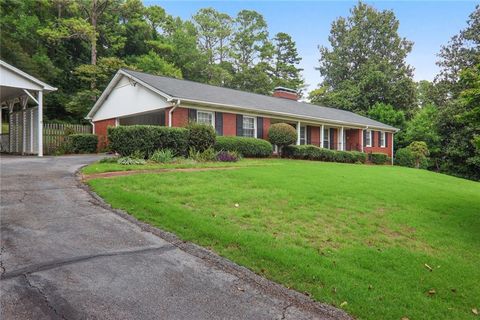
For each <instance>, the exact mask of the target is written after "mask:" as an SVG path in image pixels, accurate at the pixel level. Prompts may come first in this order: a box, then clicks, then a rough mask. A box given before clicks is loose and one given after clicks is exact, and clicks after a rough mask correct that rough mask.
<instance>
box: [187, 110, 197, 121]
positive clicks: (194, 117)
mask: <svg viewBox="0 0 480 320" xmlns="http://www.w3.org/2000/svg"><path fill="white" fill-rule="evenodd" d="M188 121H189V122H197V109H188Z"/></svg>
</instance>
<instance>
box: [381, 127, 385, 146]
mask: <svg viewBox="0 0 480 320" xmlns="http://www.w3.org/2000/svg"><path fill="white" fill-rule="evenodd" d="M380 147H383V148H385V132H384V131H382V132H380Z"/></svg>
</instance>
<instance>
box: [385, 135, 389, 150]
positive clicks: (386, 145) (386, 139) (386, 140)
mask: <svg viewBox="0 0 480 320" xmlns="http://www.w3.org/2000/svg"><path fill="white" fill-rule="evenodd" d="M388 135H389V133H388V132H385V147H388Z"/></svg>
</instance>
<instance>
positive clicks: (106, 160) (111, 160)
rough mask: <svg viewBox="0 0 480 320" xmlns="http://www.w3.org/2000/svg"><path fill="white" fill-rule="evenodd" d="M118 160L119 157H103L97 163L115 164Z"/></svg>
mask: <svg viewBox="0 0 480 320" xmlns="http://www.w3.org/2000/svg"><path fill="white" fill-rule="evenodd" d="M118 159H119V157H105V158H103V159H100V161H98V162H99V163H117V162H118Z"/></svg>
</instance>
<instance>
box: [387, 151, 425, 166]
mask: <svg viewBox="0 0 480 320" xmlns="http://www.w3.org/2000/svg"><path fill="white" fill-rule="evenodd" d="M415 162H416V160H415V156H414V155H413V153H412V151H411V150H410V149H409V148H408V147H407V148H401V149H398V150H397V152H395V165H397V166H402V167H409V168H415ZM427 168H428V158H424V159H423V160H421V161H420V169H427Z"/></svg>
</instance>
